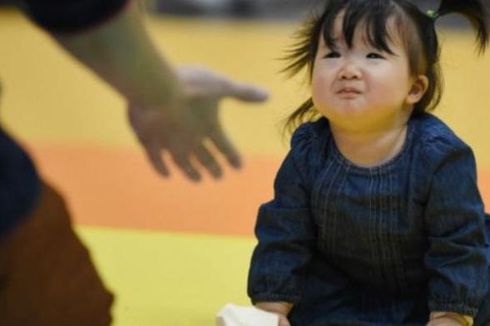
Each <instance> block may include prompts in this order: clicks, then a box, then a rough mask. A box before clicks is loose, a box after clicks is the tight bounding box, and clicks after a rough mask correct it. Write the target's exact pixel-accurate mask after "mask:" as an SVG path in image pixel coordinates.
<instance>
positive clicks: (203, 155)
mask: <svg viewBox="0 0 490 326" xmlns="http://www.w3.org/2000/svg"><path fill="white" fill-rule="evenodd" d="M194 155H195V157H196V159H197V160H198V161H199V163H201V164H202V165H203V166H204V167H205V168H206V170H208V171H209V173H211V175H212V176H213V177H215V178H220V177H221V176H222V175H223V170H222V169H221V167H220V165H219V164H218V162H217V161H216V160H215V158H214V157H213V155H212V154H211V153H210V152H209V150H208V149H207V148H206V147H205V146H204V145H203V144H200V145H198V146H197V147H196V149H195V150H194Z"/></svg>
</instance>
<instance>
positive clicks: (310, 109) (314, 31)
mask: <svg viewBox="0 0 490 326" xmlns="http://www.w3.org/2000/svg"><path fill="white" fill-rule="evenodd" d="M323 19H324V16H321V17H318V16H312V18H310V19H309V20H308V21H307V22H306V23H304V25H303V26H302V28H301V29H300V30H299V31H298V32H297V33H296V34H295V36H294V37H295V39H296V43H295V44H293V46H292V47H291V48H290V49H288V50H287V51H286V55H285V56H284V57H282V60H285V61H287V62H288V63H287V65H286V67H285V68H284V69H282V70H281V72H282V73H286V74H287V76H288V77H293V76H294V75H296V74H298V73H299V72H300V71H302V70H303V69H305V68H306V69H307V71H308V76H309V79H310V80H311V76H312V73H313V66H314V62H315V56H316V52H317V50H318V41H317V40H318V39H319V38H320V35H321V33H322V22H323ZM316 115H317V111H316V110H314V105H313V100H312V99H311V98H309V99H308V100H307V101H305V102H304V103H302V104H301V105H300V106H299V108H297V109H296V110H295V111H294V112H293V113H292V114H291V115H290V116H289V117H288V118H287V119H286V122H285V124H284V130H283V131H284V132H285V133H292V132H293V131H294V129H296V128H297V127H298V126H299V125H300V124H301V123H302V122H303V121H305V120H309V119H311V118H312V117H314V116H316Z"/></svg>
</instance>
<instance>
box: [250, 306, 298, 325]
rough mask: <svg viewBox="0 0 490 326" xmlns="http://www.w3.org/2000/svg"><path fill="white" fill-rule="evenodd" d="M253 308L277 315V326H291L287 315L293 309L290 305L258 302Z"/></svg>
mask: <svg viewBox="0 0 490 326" xmlns="http://www.w3.org/2000/svg"><path fill="white" fill-rule="evenodd" d="M255 307H257V308H258V309H262V310H265V311H268V312H272V313H275V314H277V315H278V316H279V324H278V326H291V324H290V323H289V320H288V318H287V315H288V313H289V311H290V310H291V308H292V307H293V305H292V304H290V303H287V302H258V303H256V304H255Z"/></svg>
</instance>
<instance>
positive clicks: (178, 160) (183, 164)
mask: <svg viewBox="0 0 490 326" xmlns="http://www.w3.org/2000/svg"><path fill="white" fill-rule="evenodd" d="M169 152H170V155H171V156H172V159H173V161H174V163H175V165H177V167H178V168H179V169H180V170H181V171H182V172H183V173H184V175H185V176H186V177H187V178H189V179H190V180H192V181H200V180H201V174H200V173H199V172H198V171H197V169H196V168H195V167H194V166H193V164H192V163H191V161H190V159H189V156H188V155H187V154H186V153H183V152H177V151H172V150H170V149H169Z"/></svg>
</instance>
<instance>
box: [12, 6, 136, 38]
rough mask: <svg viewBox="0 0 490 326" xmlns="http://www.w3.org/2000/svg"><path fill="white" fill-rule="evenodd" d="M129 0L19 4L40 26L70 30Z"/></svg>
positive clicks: (86, 25)
mask: <svg viewBox="0 0 490 326" xmlns="http://www.w3.org/2000/svg"><path fill="white" fill-rule="evenodd" d="M129 1H131V0H23V1H21V2H20V7H21V9H23V11H24V12H25V13H26V14H27V15H29V16H30V17H31V19H32V20H33V21H34V22H35V23H37V24H38V25H39V26H41V27H42V28H44V29H46V30H48V31H50V32H56V33H73V32H78V31H81V30H85V29H87V28H90V27H93V26H94V25H97V24H99V23H101V22H103V21H105V20H107V19H108V18H110V17H112V16H114V15H115V14H116V13H118V12H119V11H120V10H121V9H122V8H123V7H124V6H125V5H126V4H127V3H129Z"/></svg>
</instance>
